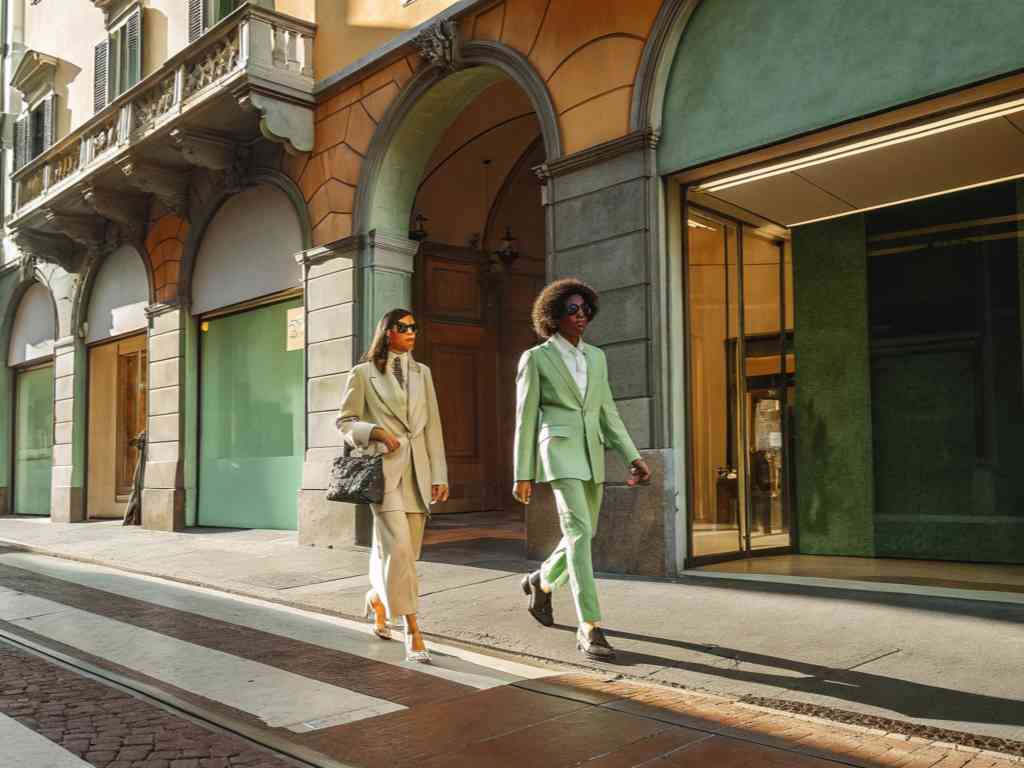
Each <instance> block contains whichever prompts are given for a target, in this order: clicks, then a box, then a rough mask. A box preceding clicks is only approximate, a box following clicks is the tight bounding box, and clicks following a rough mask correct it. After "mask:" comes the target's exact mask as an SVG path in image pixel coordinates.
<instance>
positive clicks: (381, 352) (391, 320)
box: [359, 307, 415, 373]
mask: <svg viewBox="0 0 1024 768" xmlns="http://www.w3.org/2000/svg"><path fill="white" fill-rule="evenodd" d="M406 315H412V316H413V317H415V315H413V313H412V312H410V311H409V310H408V309H402V308H401V307H398V308H397V309H390V310H388V311H387V312H385V313H384V315H383V316H382V317H381V319H380V320H378V321H377V329H376V330H375V331H374V332H373V341H371V342H370V348H369V349H367V350H366V354H364V355H363V359H362V360H360V361H359V362H361V363H373V364H374V365H375V366H377V370H378V371H380V372H381V373H384V369H385V368H386V367H387V364H388V331H390V330H391V329H392V328H394V327H395V323H397V322H398V321H399V320H401V319H402V318H403V317H405V316H406Z"/></svg>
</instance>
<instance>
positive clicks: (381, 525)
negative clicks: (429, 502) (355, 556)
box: [370, 461, 427, 619]
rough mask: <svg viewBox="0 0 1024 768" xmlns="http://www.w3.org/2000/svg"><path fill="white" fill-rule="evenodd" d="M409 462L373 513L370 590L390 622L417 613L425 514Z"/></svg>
mask: <svg viewBox="0 0 1024 768" xmlns="http://www.w3.org/2000/svg"><path fill="white" fill-rule="evenodd" d="M419 496H420V495H419V491H418V490H417V486H416V477H415V473H414V472H413V469H412V461H410V462H409V466H408V467H407V468H406V471H405V472H404V473H403V475H402V480H401V482H399V484H398V487H397V488H395V489H394V490H393V491H389V492H388V493H387V494H385V496H384V499H383V501H382V502H381V503H380V504H371V505H370V509H371V510H372V511H373V544H372V546H371V549H370V586H371V587H372V590H373V592H375V593H376V595H377V597H378V599H379V600H380V601H381V602H382V603H383V604H384V609H385V611H387V616H388V618H389V619H396V618H398V617H399V616H408V615H409V614H412V613H416V612H417V606H418V604H419V579H418V578H417V576H416V561H417V560H419V558H420V550H421V548H422V547H423V530H424V529H425V528H426V526H427V510H426V509H425V508H424V507H423V502H422V500H421V499H420V497H419Z"/></svg>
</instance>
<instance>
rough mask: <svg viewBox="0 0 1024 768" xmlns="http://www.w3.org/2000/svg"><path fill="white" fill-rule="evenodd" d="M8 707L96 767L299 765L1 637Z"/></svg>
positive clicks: (1, 692)
mask: <svg viewBox="0 0 1024 768" xmlns="http://www.w3.org/2000/svg"><path fill="white" fill-rule="evenodd" d="M0 714H3V715H6V716H7V717H10V718H13V719H15V720H17V721H18V722H19V723H20V724H21V725H24V726H26V727H28V728H31V729H32V730H34V731H36V732H37V733H40V734H42V735H43V736H45V737H46V738H48V739H50V741H53V742H54V743H56V744H60V745H61V746H62V747H63V748H64V749H65V750H67V751H68V752H70V753H72V754H74V755H77V756H78V757H80V758H82V759H84V760H85V761H86V762H88V763H90V764H92V765H94V766H96V768H228V767H229V766H245V767H246V768H292V767H293V766H294V765H295V764H294V763H292V762H291V761H288V762H285V761H283V760H280V759H277V758H275V757H273V756H272V755H270V754H268V753H267V752H264V751H263V750H260V749H257V748H254V747H253V746H251V745H250V744H249V743H247V742H245V741H242V740H240V739H237V738H234V737H232V736H227V735H224V734H222V733H215V732H212V731H209V730H206V729H204V728H202V727H200V726H199V725H196V724H195V723H194V722H192V721H191V720H187V719H185V718H183V717H179V716H176V715H173V714H171V713H170V712H168V711H167V710H165V709H162V708H161V707H158V706H156V705H154V704H150V703H148V702H145V701H141V700H139V699H137V698H134V697H133V696H130V695H128V694H127V693H124V692H122V691H120V690H118V689H116V688H113V687H110V686H107V685H103V684H102V683H99V682H97V681H95V680H92V679H90V678H88V677H85V676H83V675H80V674H77V673H75V672H72V671H70V670H67V669H65V668H63V667H60V666H58V665H56V664H53V663H51V662H48V661H46V660H43V659H40V658H37V657H35V656H32V655H30V654H28V653H25V652H23V651H21V650H18V649H16V648H13V647H10V646H7V645H5V644H0ZM11 764H12V765H13V763H11ZM22 768H35V767H34V766H31V767H30V766H25V765H24V764H22ZM39 768H44V767H43V766H40V767H39Z"/></svg>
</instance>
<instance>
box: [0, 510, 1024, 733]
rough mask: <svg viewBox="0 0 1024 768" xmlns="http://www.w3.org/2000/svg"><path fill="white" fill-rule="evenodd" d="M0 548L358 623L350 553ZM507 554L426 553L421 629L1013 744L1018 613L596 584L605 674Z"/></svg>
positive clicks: (780, 592)
mask: <svg viewBox="0 0 1024 768" xmlns="http://www.w3.org/2000/svg"><path fill="white" fill-rule="evenodd" d="M0 540H2V541H5V542H8V543H11V544H15V545H18V546H21V547H24V548H27V549H31V550H33V551H38V552H43V553H47V554H52V555H56V556H59V557H65V558H72V559H77V560H83V561H87V562H94V563H100V564H104V565H107V566H112V567H115V568H121V569H125V570H129V571H134V572H138V573H145V574H148V575H153V576H161V577H164V578H168V579H173V580H176V581H183V582H188V583H191V584H197V585H201V586H207V587H211V588H214V589H219V590H224V591H228V592H233V593H238V594H244V595H248V596H252V597H258V598H262V599H265V600H271V601H274V602H279V603H285V604H289V605H293V606H297V607H302V608H307V609H312V610H317V611H323V612H328V613H333V614H337V615H342V616H348V617H357V616H358V615H359V614H360V611H361V608H362V596H363V593H364V592H365V590H366V564H367V553H366V551H365V549H360V548H355V547H353V548H347V549H333V550H331V549H317V548H308V547H299V546H297V545H296V537H295V534H294V533H289V532H280V531H244V530H231V531H228V530H215V529H196V530H193V531H188V532H184V533H156V532H150V531H145V530H141V529H138V528H124V527H122V526H121V525H120V523H118V522H110V523H107V522H102V523H88V524H72V525H68V524H57V523H51V522H50V521H49V520H46V519H28V518H0ZM516 551H517V548H516V547H515V546H509V547H502V546H497V547H491V548H489V549H488V551H487V554H485V555H481V554H480V549H479V548H474V547H472V546H470V545H469V544H468V543H463V542H458V541H454V542H449V543H445V544H438V545H433V546H429V547H427V548H426V549H425V552H424V561H423V562H422V563H421V565H420V580H421V589H422V600H421V621H422V623H423V626H424V629H425V630H426V631H427V632H428V634H429V635H431V636H434V637H438V638H445V639H449V640H456V641H460V642H465V643H472V644H476V645H480V646H484V647H486V648H490V649H494V650H497V651H501V652H504V653H510V654H516V655H522V656H526V657H530V658H533V659H540V660H548V661H552V662H558V663H560V664H573V665H577V666H580V667H588V668H592V669H595V670H597V671H600V672H602V673H608V672H613V673H617V674H620V675H623V676H626V677H629V678H635V679H642V680H648V681H654V682H659V683H663V684H669V685H674V686H683V687H686V688H690V689H695V690H700V691H703V692H707V693H712V694H717V695H722V696H726V697H729V698H741V697H746V700H748V701H751V702H755V703H759V704H765V705H768V706H775V707H781V708H790V709H799V710H801V711H805V712H810V713H812V714H816V713H820V714H823V715H827V716H833V717H838V718H841V719H842V718H845V719H846V720H847V721H849V722H857V721H858V720H859V721H860V722H863V723H867V724H870V723H871V722H872V721H871V720H870V719H867V716H875V717H882V718H893V719H896V720H902V721H909V722H914V723H919V724H923V725H929V726H933V727H939V728H947V729H951V730H957V731H966V732H969V733H975V734H981V735H990V736H994V737H1000V738H1003V739H1010V740H1014V741H1024V673H1022V672H1021V670H1022V669H1024V626H1022V624H1024V606H1022V605H1013V604H1005V603H988V602H974V601H963V600H956V599H950V598H943V597H928V596H920V595H900V594H887V593H884V592H869V591H863V592H859V591H851V590H848V589H844V590H838V589H830V588H828V587H821V586H802V585H793V584H770V583H759V582H751V581H741V580H729V579H713V580H712V579H699V578H684V579H679V580H677V581H673V582H651V581H640V580H635V579H627V578H602V579H600V584H599V588H600V592H601V597H602V605H603V610H604V614H605V618H606V621H605V626H606V631H607V634H608V635H609V639H610V640H611V641H612V643H613V644H614V645H615V646H616V647H617V648H618V649H619V659H618V663H616V664H614V665H606V664H597V663H588V662H586V661H585V660H584V659H582V657H580V656H579V655H578V654H577V653H576V651H575V645H574V636H573V633H574V631H575V624H576V621H575V617H574V615H573V611H572V606H571V601H570V599H569V595H568V593H567V591H563V592H562V593H559V594H558V595H556V598H555V619H556V622H557V623H556V626H555V627H553V628H550V629H545V628H543V627H541V626H539V625H538V624H536V623H535V622H534V621H533V620H532V619H531V618H530V617H529V615H528V614H527V613H526V611H525V609H524V603H525V598H524V597H523V595H522V592H521V591H520V589H519V579H520V577H521V575H522V573H523V572H524V571H525V570H527V569H528V568H529V567H530V565H531V564H530V563H528V562H527V561H525V560H523V559H522V558H521V557H519V556H517V554H516ZM481 558H483V559H481ZM843 713H847V714H843ZM849 713H855V714H849ZM857 714H859V715H860V716H861V717H860V718H858V717H857V716H856V715H857Z"/></svg>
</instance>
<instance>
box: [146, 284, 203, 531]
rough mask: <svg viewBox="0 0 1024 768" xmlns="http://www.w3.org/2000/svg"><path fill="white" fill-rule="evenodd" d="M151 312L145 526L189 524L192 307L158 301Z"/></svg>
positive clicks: (164, 528) (163, 528)
mask: <svg viewBox="0 0 1024 768" xmlns="http://www.w3.org/2000/svg"><path fill="white" fill-rule="evenodd" d="M146 314H147V315H148V316H149V346H148V353H149V385H148V387H149V389H148V396H149V397H148V405H149V412H148V419H147V427H146V475H145V481H144V485H143V489H142V525H143V527H145V528H148V529H150V530H155V531H180V530H182V529H183V528H184V527H185V483H184V475H185V471H184V466H185V452H184V440H183V439H182V432H183V424H184V412H185V407H184V405H185V338H186V333H185V331H186V327H187V323H188V322H189V321H190V320H191V318H190V317H189V316H188V307H187V305H185V304H183V303H180V302H179V303H176V304H154V305H151V306H150V307H149V308H148V309H147V310H146Z"/></svg>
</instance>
